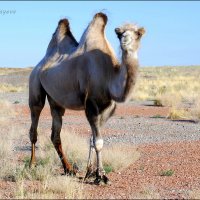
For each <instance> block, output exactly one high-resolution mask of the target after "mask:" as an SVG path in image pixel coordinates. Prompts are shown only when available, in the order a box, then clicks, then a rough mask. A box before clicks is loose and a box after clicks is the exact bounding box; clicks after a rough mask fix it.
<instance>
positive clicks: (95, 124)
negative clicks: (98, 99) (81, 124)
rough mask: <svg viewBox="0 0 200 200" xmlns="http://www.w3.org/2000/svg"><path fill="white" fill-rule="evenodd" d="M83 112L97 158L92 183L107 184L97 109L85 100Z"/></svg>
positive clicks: (92, 102) (94, 104)
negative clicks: (84, 112)
mask: <svg viewBox="0 0 200 200" xmlns="http://www.w3.org/2000/svg"><path fill="white" fill-rule="evenodd" d="M85 111H86V116H87V119H88V121H89V123H90V126H91V129H92V135H93V144H94V149H95V152H96V157H97V169H96V179H95V181H94V182H95V183H96V184H100V182H101V181H103V182H104V183H108V178H107V177H106V176H105V171H104V169H103V164H102V155H101V150H102V148H103V139H102V138H101V134H100V131H99V121H100V115H99V109H98V107H97V105H96V103H95V102H94V101H92V100H90V99H87V100H86V108H85Z"/></svg>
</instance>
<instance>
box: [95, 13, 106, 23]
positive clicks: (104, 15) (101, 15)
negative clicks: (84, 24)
mask: <svg viewBox="0 0 200 200" xmlns="http://www.w3.org/2000/svg"><path fill="white" fill-rule="evenodd" d="M98 17H100V18H102V19H103V21H104V23H105V24H106V23H107V21H108V17H107V15H106V14H104V13H102V12H100V13H97V14H95V16H94V19H96V18H98Z"/></svg>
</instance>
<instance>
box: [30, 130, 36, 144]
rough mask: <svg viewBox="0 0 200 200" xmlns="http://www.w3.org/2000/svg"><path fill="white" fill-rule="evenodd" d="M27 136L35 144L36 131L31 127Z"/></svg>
mask: <svg viewBox="0 0 200 200" xmlns="http://www.w3.org/2000/svg"><path fill="white" fill-rule="evenodd" d="M29 136H30V141H31V142H32V143H34V144H35V143H36V142H37V131H36V130H34V129H33V128H32V127H31V128H30V132H29Z"/></svg>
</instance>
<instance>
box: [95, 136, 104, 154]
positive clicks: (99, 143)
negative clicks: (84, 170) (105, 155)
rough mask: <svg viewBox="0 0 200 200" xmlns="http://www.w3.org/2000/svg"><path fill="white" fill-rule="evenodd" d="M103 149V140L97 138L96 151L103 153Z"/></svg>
mask: <svg viewBox="0 0 200 200" xmlns="http://www.w3.org/2000/svg"><path fill="white" fill-rule="evenodd" d="M102 148H103V139H102V138H97V139H96V141H95V150H96V151H98V152H99V151H101V150H102Z"/></svg>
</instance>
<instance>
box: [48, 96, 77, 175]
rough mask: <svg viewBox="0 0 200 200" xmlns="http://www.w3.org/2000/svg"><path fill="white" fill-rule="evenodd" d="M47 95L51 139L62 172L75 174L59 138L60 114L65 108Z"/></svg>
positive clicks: (62, 113)
mask: <svg viewBox="0 0 200 200" xmlns="http://www.w3.org/2000/svg"><path fill="white" fill-rule="evenodd" d="M47 97H48V101H49V104H50V108H51V115H52V120H53V121H52V133H51V141H52V143H53V145H54V147H55V149H56V151H57V153H58V155H59V157H60V160H61V162H62V165H63V169H64V173H65V174H76V172H77V171H76V170H75V169H73V167H72V166H71V164H70V163H69V161H68V160H67V157H66V156H65V155H64V152H63V149H62V143H61V138H60V132H61V128H62V116H63V115H64V113H65V109H64V108H63V107H61V106H59V105H58V104H57V103H56V102H55V101H54V100H53V99H52V98H51V97H50V96H47Z"/></svg>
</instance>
